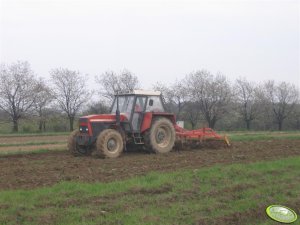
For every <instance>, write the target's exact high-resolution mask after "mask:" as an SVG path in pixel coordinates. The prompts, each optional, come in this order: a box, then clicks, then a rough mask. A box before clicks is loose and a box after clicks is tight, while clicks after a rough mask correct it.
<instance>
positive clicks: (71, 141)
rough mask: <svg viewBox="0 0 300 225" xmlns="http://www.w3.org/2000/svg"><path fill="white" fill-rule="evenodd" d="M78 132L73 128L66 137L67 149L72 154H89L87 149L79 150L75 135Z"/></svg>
mask: <svg viewBox="0 0 300 225" xmlns="http://www.w3.org/2000/svg"><path fill="white" fill-rule="evenodd" d="M78 134H79V130H74V131H73V132H72V133H71V134H70V136H69V138H68V150H69V152H70V153H71V154H72V155H73V156H88V155H90V154H91V151H90V150H89V149H86V150H85V151H83V150H79V149H78V146H77V145H76V136H77V135H78Z"/></svg>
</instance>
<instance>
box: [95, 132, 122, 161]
mask: <svg viewBox="0 0 300 225" xmlns="http://www.w3.org/2000/svg"><path fill="white" fill-rule="evenodd" d="M96 147H97V154H98V155H99V156H100V157H107V158H117V157H119V156H120V155H121V153H122V152H123V149H124V143H123V138H122V135H121V134H120V132H118V131H116V130H114V129H107V130H104V131H102V132H101V133H100V134H99V136H98V138H97V142H96Z"/></svg>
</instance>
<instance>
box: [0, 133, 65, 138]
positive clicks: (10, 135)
mask: <svg viewBox="0 0 300 225" xmlns="http://www.w3.org/2000/svg"><path fill="white" fill-rule="evenodd" d="M70 133H71V132H44V133H22V132H20V133H2V134H0V137H39V136H68V135H69V134H70Z"/></svg>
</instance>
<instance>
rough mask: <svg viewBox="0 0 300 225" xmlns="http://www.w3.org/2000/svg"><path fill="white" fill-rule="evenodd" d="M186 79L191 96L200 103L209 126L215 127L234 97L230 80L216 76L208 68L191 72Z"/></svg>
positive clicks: (219, 75)
mask: <svg viewBox="0 0 300 225" xmlns="http://www.w3.org/2000/svg"><path fill="white" fill-rule="evenodd" d="M186 80H187V85H188V88H189V90H190V95H191V98H192V99H193V101H194V102H197V103H198V104H199V109H200V110H201V112H202V113H203V116H204V118H205V120H206V121H207V123H208V126H209V127H210V128H214V126H215V124H216V122H217V121H218V120H219V119H221V118H222V117H223V115H224V114H226V113H227V111H228V105H229V103H230V101H231V98H232V94H231V88H230V85H229V82H228V81H227V79H226V77H225V76H223V75H221V74H217V75H216V76H214V75H213V74H211V73H210V72H208V71H206V70H201V71H197V72H195V73H191V74H190V75H188V76H187V78H186Z"/></svg>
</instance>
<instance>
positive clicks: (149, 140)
mask: <svg viewBox="0 0 300 225" xmlns="http://www.w3.org/2000/svg"><path fill="white" fill-rule="evenodd" d="M175 136H176V135H175V129H174V125H173V124H172V122H171V121H170V120H169V119H167V118H164V117H158V118H156V119H154V120H153V122H152V125H151V128H150V130H149V131H147V133H146V134H145V145H146V147H147V148H149V149H150V150H152V151H153V152H155V153H167V152H170V151H171V150H172V148H173V146H174V144H175Z"/></svg>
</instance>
